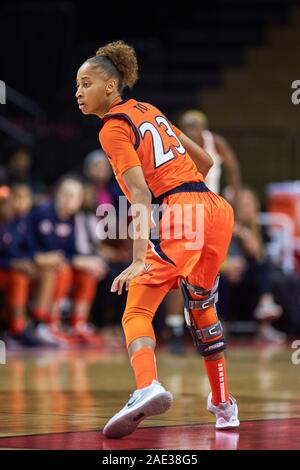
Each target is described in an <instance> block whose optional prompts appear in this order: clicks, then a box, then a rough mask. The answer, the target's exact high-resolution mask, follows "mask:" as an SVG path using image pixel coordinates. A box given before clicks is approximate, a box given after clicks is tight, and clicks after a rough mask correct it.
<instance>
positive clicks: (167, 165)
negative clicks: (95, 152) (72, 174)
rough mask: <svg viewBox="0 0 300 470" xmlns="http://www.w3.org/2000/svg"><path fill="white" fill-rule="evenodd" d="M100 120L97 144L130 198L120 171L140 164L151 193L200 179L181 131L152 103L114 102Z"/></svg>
mask: <svg viewBox="0 0 300 470" xmlns="http://www.w3.org/2000/svg"><path fill="white" fill-rule="evenodd" d="M103 123H104V124H103V127H102V129H101V131H100V133H99V140H100V144H101V146H102V148H103V150H104V152H105V153H106V154H107V156H108V158H109V160H110V163H111V166H112V168H113V171H114V174H115V177H116V179H117V181H118V183H119V185H120V187H121V189H122V190H123V192H124V194H125V195H126V197H127V198H128V200H129V201H130V200H131V198H130V194H129V192H128V189H127V188H126V185H125V183H124V181H123V179H122V174H123V173H124V172H125V171H127V170H128V169H129V168H132V167H134V166H141V167H142V170H143V173H144V177H145V180H146V183H147V185H148V187H149V189H150V191H151V192H152V195H153V196H154V197H158V196H160V195H161V194H163V193H165V192H166V191H168V190H170V189H173V188H176V187H177V186H180V185H181V184H183V183H187V182H199V181H203V176H202V174H201V173H200V172H199V171H198V170H197V167H196V165H195V163H194V162H193V160H192V159H191V157H190V156H189V155H188V153H187V152H186V150H185V149H184V147H183V146H182V144H181V142H180V140H179V138H178V137H179V135H180V133H181V132H180V131H179V130H178V129H177V128H176V127H175V126H173V125H172V124H171V123H170V121H168V119H167V118H166V117H165V116H164V115H163V114H162V113H161V112H160V111H159V110H158V109H157V108H155V107H154V106H152V105H151V104H149V103H140V102H138V101H136V100H134V99H130V100H127V101H121V102H117V103H115V104H113V105H112V107H111V108H110V110H109V112H108V113H107V114H105V116H104V117H103Z"/></svg>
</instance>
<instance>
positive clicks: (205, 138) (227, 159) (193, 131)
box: [179, 109, 241, 205]
mask: <svg viewBox="0 0 300 470" xmlns="http://www.w3.org/2000/svg"><path fill="white" fill-rule="evenodd" d="M179 128H180V129H181V130H182V131H183V132H184V133H185V134H186V135H187V136H188V137H190V138H191V139H192V140H193V141H194V142H196V143H197V144H198V145H200V147H202V148H204V150H206V152H207V153H208V154H209V155H210V156H211V157H212V159H213V161H214V165H213V167H212V168H211V169H210V170H209V172H208V174H207V176H206V178H205V183H206V184H207V186H208V187H209V189H211V191H214V192H215V193H217V194H220V190H221V174H222V167H223V168H224V170H225V177H226V185H228V186H229V187H231V190H232V191H231V192H232V201H231V202H232V203H233V205H235V203H236V199H237V196H238V192H239V188H240V183H241V175H240V167H239V163H238V160H237V158H236V155H235V153H234V151H233V149H232V148H231V147H230V145H229V144H228V142H227V141H226V139H224V137H221V136H220V135H218V134H215V133H213V132H211V131H210V130H208V119H207V117H206V115H205V114H203V113H202V112H200V111H197V110H193V109H191V110H189V111H186V112H184V113H183V114H182V116H181V117H180V121H179Z"/></svg>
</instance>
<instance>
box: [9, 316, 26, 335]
mask: <svg viewBox="0 0 300 470" xmlns="http://www.w3.org/2000/svg"><path fill="white" fill-rule="evenodd" d="M25 327H26V322H25V320H24V318H14V319H13V320H11V321H10V323H9V330H10V332H11V334H13V335H19V334H20V333H22V331H24V330H25Z"/></svg>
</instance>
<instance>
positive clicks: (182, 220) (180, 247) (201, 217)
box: [130, 191, 234, 289]
mask: <svg viewBox="0 0 300 470" xmlns="http://www.w3.org/2000/svg"><path fill="white" fill-rule="evenodd" d="M163 202H164V205H165V210H164V211H163V214H161V217H160V220H159V223H157V224H156V229H157V234H154V235H155V236H154V237H153V232H152V235H151V237H150V243H149V247H148V251H147V255H146V261H145V268H144V271H143V273H142V274H140V275H139V276H137V277H136V278H135V279H133V280H132V281H131V283H130V286H134V285H138V284H152V285H153V284H164V283H166V282H168V283H169V282H170V283H172V282H173V284H172V288H173V289H176V288H177V287H178V285H179V281H180V278H188V281H189V282H190V283H191V284H194V285H197V286H201V287H203V288H204V289H211V288H212V286H213V283H214V281H215V278H216V276H217V274H218V272H219V270H220V267H221V265H222V263H223V261H224V260H225V258H226V254H227V250H228V246H229V243H230V240H231V236H232V227H233V219H234V216H233V209H232V207H231V206H230V205H229V204H228V203H227V202H226V201H225V200H224V199H223V198H222V197H221V196H218V195H217V194H215V193H213V192H210V191H209V192H181V193H176V194H171V195H169V196H167V197H166V198H165V199H164V201H163ZM153 215H155V208H154V209H153Z"/></svg>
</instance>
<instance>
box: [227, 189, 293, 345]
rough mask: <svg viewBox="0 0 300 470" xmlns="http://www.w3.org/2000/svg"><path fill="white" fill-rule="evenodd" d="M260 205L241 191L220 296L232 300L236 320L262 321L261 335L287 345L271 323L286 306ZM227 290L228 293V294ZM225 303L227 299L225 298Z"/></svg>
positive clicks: (230, 309) (250, 193)
mask: <svg viewBox="0 0 300 470" xmlns="http://www.w3.org/2000/svg"><path fill="white" fill-rule="evenodd" d="M258 210H259V204H258V199H257V197H256V195H255V193H254V192H253V191H252V190H250V189H248V188H244V189H242V190H241V191H240V192H239V196H238V199H237V206H236V222H235V226H234V231H233V238H232V242H231V245H230V248H229V252H228V258H227V261H226V262H225V264H224V265H223V268H222V281H223V282H222V283H221V286H222V288H221V292H220V296H221V297H222V298H223V297H225V298H226V294H227V299H228V301H227V302H225V301H222V302H220V304H219V305H220V307H222V305H223V306H224V305H226V304H227V309H226V310H228V312H226V311H224V308H223V315H222V316H223V317H225V318H226V317H227V319H228V314H229V312H230V314H232V313H233V314H234V315H235V318H236V319H239V320H241V319H244V320H249V319H250V318H251V317H252V318H253V317H254V318H255V319H256V320H257V321H258V336H259V337H260V338H262V339H264V340H267V341H271V342H276V343H283V342H284V341H285V338H286V335H285V334H284V333H282V332H280V331H278V330H276V329H275V328H274V327H273V326H271V322H273V321H275V320H277V319H278V318H279V317H280V316H281V314H282V307H281V306H280V305H278V304H276V303H275V301H274V297H273V293H272V286H271V273H270V266H269V263H268V261H267V260H266V254H265V247H264V239H263V233H262V231H261V228H260V226H259V223H258ZM224 291H225V292H224ZM222 300H223V299H222Z"/></svg>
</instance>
